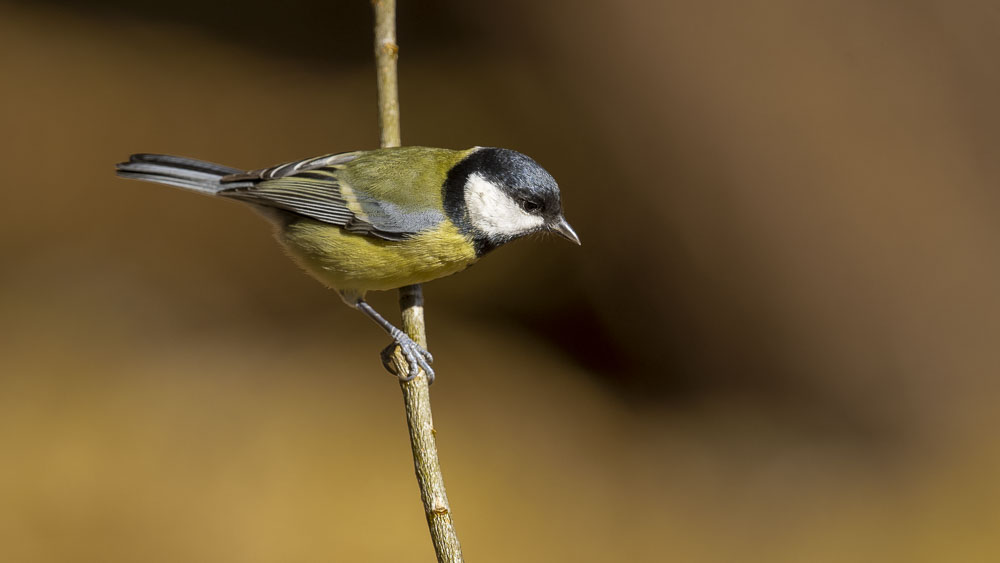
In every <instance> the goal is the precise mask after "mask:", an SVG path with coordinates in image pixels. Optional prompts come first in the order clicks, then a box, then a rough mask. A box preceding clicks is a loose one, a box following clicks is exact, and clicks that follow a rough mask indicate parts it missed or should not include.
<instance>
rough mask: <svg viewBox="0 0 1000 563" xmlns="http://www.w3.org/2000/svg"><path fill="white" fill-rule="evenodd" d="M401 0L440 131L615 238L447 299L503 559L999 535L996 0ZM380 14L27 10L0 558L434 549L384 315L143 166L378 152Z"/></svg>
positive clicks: (9, 180) (466, 497)
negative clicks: (350, 301)
mask: <svg viewBox="0 0 1000 563" xmlns="http://www.w3.org/2000/svg"><path fill="white" fill-rule="evenodd" d="M400 9H401V14H400V30H399V39H400V43H401V47H402V51H401V95H402V124H403V139H404V142H405V143H406V144H421V145H431V146H444V147H455V148H461V147H468V146H472V145H495V146H505V147H510V148H514V149H518V150H521V151H522V152H525V153H528V154H530V155H532V156H534V157H535V158H536V159H537V160H538V161H539V162H541V163H542V164H543V165H544V166H545V167H547V168H548V169H549V170H550V171H551V172H552V173H553V174H554V175H555V177H556V178H557V179H558V180H559V181H560V184H561V186H562V188H563V192H564V201H565V207H566V209H567V215H568V217H569V219H570V221H571V222H572V223H573V224H574V226H575V227H576V229H577V231H578V232H579V233H580V236H581V238H582V239H583V241H584V244H583V246H582V247H580V248H576V247H573V246H571V245H569V244H565V243H563V242H559V241H557V240H555V239H552V240H545V239H543V240H534V241H521V242H518V243H517V244H514V245H511V246H510V247H506V248H503V249H501V250H499V251H497V252H496V253H495V254H493V255H491V256H490V257H489V258H488V259H487V260H485V261H483V262H482V263H481V264H478V265H477V266H475V267H474V268H472V269H471V270H469V271H467V272H464V273H462V274H460V275H458V276H454V277H452V278H449V279H444V280H440V281H437V282H434V283H432V284H429V285H428V286H426V288H425V292H426V298H427V307H428V315H427V316H428V325H429V335H430V341H431V349H432V350H433V351H434V353H435V357H436V358H437V363H436V364H435V365H436V368H437V369H438V373H439V382H438V383H437V384H436V385H435V386H434V388H433V397H434V401H435V415H436V422H437V427H438V443H439V446H440V448H441V453H442V456H443V457H442V459H443V463H444V467H445V472H446V478H447V481H448V484H449V493H450V496H451V501H452V505H453V509H454V511H455V517H456V522H457V525H458V530H459V534H460V537H461V538H462V540H463V544H464V548H465V553H466V556H467V558H468V559H469V560H470V561H477V562H488V561H496V562H500V561H595V562H596V561H642V562H647V561H648V562H657V561H691V562H700V561H704V562H716V561H718V562H732V561H741V562H743V561H761V562H765V561H766V562H784V561H787V562H800V561H809V562H825V561H906V562H917V561H935V562H937V561H963V562H975V561H997V560H1000V535H998V534H997V530H998V529H1000V480H998V475H1000V441H998V429H1000V424H998V423H1000V414H998V412H997V404H998V403H997V399H998V397H1000V394H998V391H1000V389H998V382H997V376H998V375H1000V346H998V336H1000V300H998V298H997V288H998V287H1000V253H998V243H1000V221H998V220H997V215H998V211H1000V196H998V179H1000V159H998V154H1000V110H998V106H997V100H998V99H1000V65H997V54H998V53H1000V34H998V33H997V31H996V30H997V29H1000V8H998V5H997V4H996V3H995V2H989V1H976V0H961V1H958V2H944V1H940V0H915V1H912V2H905V3H901V2H871V1H863V0H848V1H834V0H820V1H817V2H806V3H802V2H793V1H790V0H776V1H771V2H740V1H735V0H710V1H707V2H700V3H690V2H674V1H667V2H657V1H652V0H624V1H618V2H596V1H585V2H575V3H572V4H566V3H561V2H548V3H545V2H529V1H525V0H514V1H512V2H504V3H470V2H461V1H458V0H451V1H446V0H436V1H433V2H414V1H405V0H404V1H402V2H401V7H400ZM370 24H371V17H370V13H369V6H368V4H367V3H366V2H345V1H325V2H318V1H315V0H289V1H286V2H282V3H272V2H263V1H261V2H246V3H241V4H240V5H239V7H238V8H236V7H226V6H223V5H222V4H221V3H220V4H219V5H211V4H206V3H202V2H195V1H193V0H175V1H172V2H170V3H168V4H148V5H145V4H142V3H134V2H125V1H123V0H103V1H91V2H69V1H65V2H56V1H51V2H49V1H36V2H10V1H6V0H5V1H3V2H2V3H0V61H2V62H0V69H2V70H3V80H2V83H0V102H2V103H0V131H2V132H3V135H2V136H0V149H2V150H0V154H2V157H0V158H2V162H3V185H2V187H0V208H2V210H3V220H2V221H0V248H2V250H3V256H4V261H3V267H2V269H0V560H2V561H11V562H55V561H60V562H61V561H74V562H76V561H102V562H132V561H148V562H156V561H171V562H173V561H215V562H224V561H233V562H256V561H260V562H271V561H301V562H311V561H394V562H395V561H430V560H432V558H433V555H432V550H431V547H430V543H429V541H428V538H427V532H426V528H425V524H424V517H423V514H422V510H421V506H420V501H419V498H418V495H417V491H416V487H415V482H414V479H413V474H412V465H411V460H410V453H409V449H408V445H407V438H406V431H405V425H404V420H403V416H402V408H401V404H400V403H401V401H400V396H399V391H398V389H397V387H396V384H395V383H394V381H393V380H392V379H391V378H390V377H389V376H388V375H387V374H385V373H384V371H383V370H382V368H381V367H380V365H379V362H378V359H377V358H378V356H377V354H378V351H379V350H380V349H381V348H382V347H383V346H384V345H385V344H386V338H385V337H384V335H382V334H381V333H380V332H379V331H378V330H377V329H376V328H375V327H374V326H371V324H370V323H369V322H368V321H367V320H365V319H364V318H362V317H361V316H360V315H358V314H357V313H356V312H353V311H351V310H349V309H347V308H346V307H344V306H343V305H342V304H341V303H340V300H339V299H338V298H337V296H336V295H335V294H334V293H333V292H331V291H329V290H326V289H324V288H322V287H320V285H319V284H317V283H315V282H314V281H312V280H311V279H309V278H308V277H306V276H305V275H304V274H302V273H301V272H299V271H298V270H297V269H296V268H295V266H293V265H292V264H291V263H290V262H289V261H288V260H286V258H285V257H284V256H282V253H281V251H280V250H279V249H278V247H277V246H276V245H275V244H274V243H273V241H272V240H271V235H270V233H269V229H268V227H267V226H266V225H265V224H264V223H263V222H262V221H261V220H260V219H259V218H257V217H256V216H255V215H254V214H253V213H250V212H248V211H247V210H246V209H244V208H242V207H241V206H240V205H238V204H234V203H232V202H227V201H215V200H210V199H208V198H203V197H198V196H196V195H194V194H190V193H183V192H182V191H180V190H173V189H170V188H167V187H161V186H155V185H150V184H144V183H137V182H127V181H123V180H119V179H116V178H115V177H114V175H113V164H114V163H115V162H118V161H120V160H122V159H124V158H126V157H127V156H128V154H130V153H132V152H166V153H174V154H181V155H189V156H196V157H200V158H205V159H209V160H214V161H217V162H222V163H226V164H230V165H234V166H239V167H248V168H255V167H261V166H266V165H270V164H275V163H280V162H284V161H288V160H293V159H297V158H301V157H306V156H312V155H317V154H324V153H329V152H337V151H345V150H353V149H358V148H369V147H373V146H375V144H376V143H377V131H376V118H375V103H374V96H375V86H374V82H375V81H374V71H373V68H372V62H371V55H370V52H371V31H370ZM394 299H395V298H394V296H393V295H390V294H384V295H382V296H378V297H375V299H374V303H375V304H376V306H377V307H380V308H382V309H384V310H385V311H386V312H387V313H392V315H390V316H392V317H394V316H395V311H394V309H395V301H394Z"/></svg>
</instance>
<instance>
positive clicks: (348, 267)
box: [278, 219, 476, 293]
mask: <svg viewBox="0 0 1000 563" xmlns="http://www.w3.org/2000/svg"><path fill="white" fill-rule="evenodd" d="M278 238H279V240H280V241H281V242H282V244H283V245H284V247H285V248H286V249H287V250H288V253H289V254H290V255H291V257H292V259H293V260H295V261H296V262H297V263H298V264H299V265H300V266H302V267H303V268H304V269H305V270H306V271H307V272H309V273H310V274H312V275H313V276H315V277H316V278H317V279H319V280H320V281H321V282H323V283H324V284H326V285H328V286H330V287H332V288H334V289H340V290H357V291H360V292H362V293H363V292H364V291H367V290H386V289H395V288H397V287H402V286H404V285H410V284H414V283H424V282H428V281H430V280H433V279H437V278H441V277H444V276H448V275H451V274H454V273H455V272H459V271H461V270H464V269H465V268H467V267H468V266H469V265H471V264H472V263H473V262H475V261H476V252H475V249H474V247H473V245H472V243H471V242H470V241H469V239H467V238H466V237H465V236H463V235H462V234H461V233H459V232H458V229H456V228H455V226H454V225H453V224H451V222H449V221H443V222H442V223H441V224H440V225H439V226H438V227H436V228H434V229H431V230H429V231H426V232H423V233H420V234H419V235H417V236H415V237H413V238H410V239H406V240H402V241H389V240H383V239H378V238H374V237H370V236H365V235H359V234H351V233H348V232H346V231H344V230H343V229H341V228H340V227H337V226H334V225H329V224H326V223H320V222H318V221H313V220H311V219H306V220H300V221H296V222H293V223H291V224H289V225H288V226H287V227H286V228H285V229H283V230H282V232H280V233H279V235H278Z"/></svg>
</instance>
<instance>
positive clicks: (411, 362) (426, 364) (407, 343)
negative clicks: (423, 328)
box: [381, 334, 434, 385]
mask: <svg viewBox="0 0 1000 563" xmlns="http://www.w3.org/2000/svg"><path fill="white" fill-rule="evenodd" d="M397 346H398V347H399V349H400V350H401V351H402V352H403V355H404V356H405V357H406V364H407V366H409V371H408V372H407V373H406V374H405V375H404V374H400V373H397V372H396V367H395V364H393V362H392V355H393V353H394V352H395V350H396V347H397ZM381 356H382V364H383V365H384V366H385V368H386V370H388V371H389V373H391V374H393V375H395V376H396V377H398V378H399V380H400V381H413V378H415V377H417V375H418V374H419V373H420V370H421V369H423V370H424V373H426V374H427V384H428V385H429V384H431V383H434V370H433V369H431V366H430V364H431V362H433V361H434V356H432V355H431V353H430V352H428V351H427V350H424V349H423V348H422V347H421V346H420V345H419V344H417V343H416V342H414V341H413V340H412V339H411V338H410V337H409V336H407V335H405V334H399V335H396V338H395V342H393V343H392V344H390V345H388V346H387V347H386V348H385V349H384V350H382V354H381Z"/></svg>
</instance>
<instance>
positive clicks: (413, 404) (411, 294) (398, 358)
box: [372, 0, 463, 563]
mask: <svg viewBox="0 0 1000 563" xmlns="http://www.w3.org/2000/svg"><path fill="white" fill-rule="evenodd" d="M372 6H373V7H374V9H375V64H376V67H377V70H378V109H379V112H378V120H379V132H380V141H381V145H382V147H398V146H399V145H400V142H401V141H400V133H399V80H398V77H397V74H396V59H397V58H398V56H399V46H398V45H397V44H396V0H373V1H372ZM399 307H400V310H401V313H402V317H403V330H404V331H405V332H406V334H408V335H409V336H410V338H412V339H413V340H414V341H415V342H416V343H417V344H419V345H421V346H423V347H424V348H425V349H426V348H427V334H426V330H425V326H424V298H423V293H422V291H421V289H420V286H419V285H410V286H406V287H403V288H400V290H399ZM392 363H393V364H394V365H393V368H394V370H395V373H408V371H409V370H408V366H407V363H406V359H405V357H404V356H403V354H402V353H401V352H400V351H399V350H398V349H397V350H396V353H395V354H393V356H392ZM427 384H428V381H427V375H426V374H425V373H424V372H423V371H421V372H420V374H419V375H418V376H417V377H415V378H413V379H412V380H411V381H402V380H400V382H399V386H400V388H401V389H402V391H403V404H404V405H405V407H406V424H407V426H408V427H409V430H410V447H411V449H412V450H413V467H414V469H415V470H416V473H417V484H418V485H419V486H420V498H421V500H422V501H423V503H424V513H425V514H426V516H427V526H428V528H430V532H431V541H433V542H434V552H435V553H436V554H437V560H438V561H439V562H440V563H461V562H462V561H463V559H462V546H461V544H459V542H458V535H457V534H456V533H455V525H454V523H453V522H452V517H451V506H450V505H449V504H448V494H447V492H446V491H445V488H444V476H443V475H442V474H441V462H440V461H439V460H438V453H437V442H436V441H435V439H434V434H435V431H434V419H433V417H432V416H431V397H430V389H429V387H428V385H427Z"/></svg>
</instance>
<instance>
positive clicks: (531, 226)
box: [465, 174, 545, 236]
mask: <svg viewBox="0 0 1000 563" xmlns="http://www.w3.org/2000/svg"><path fill="white" fill-rule="evenodd" d="M465 205H466V207H467V208H468V210H469V219H470V220H471V221H472V225H473V226H474V227H476V228H477V229H479V230H480V231H482V232H484V233H486V234H487V235H494V236H496V235H505V236H512V235H519V234H524V233H526V232H530V231H534V230H535V229H537V228H539V227H541V226H542V224H543V223H544V222H545V220H544V219H543V218H542V217H540V216H538V215H532V214H530V213H528V212H526V211H525V210H523V209H521V206H520V205H518V204H517V202H516V201H514V200H513V199H511V198H510V196H508V195H507V194H506V193H504V192H503V190H501V189H500V188H499V187H498V186H497V185H495V184H493V183H492V182H490V181H489V180H487V179H486V178H483V177H482V176H480V175H479V174H470V175H469V179H468V180H466V182H465Z"/></svg>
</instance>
